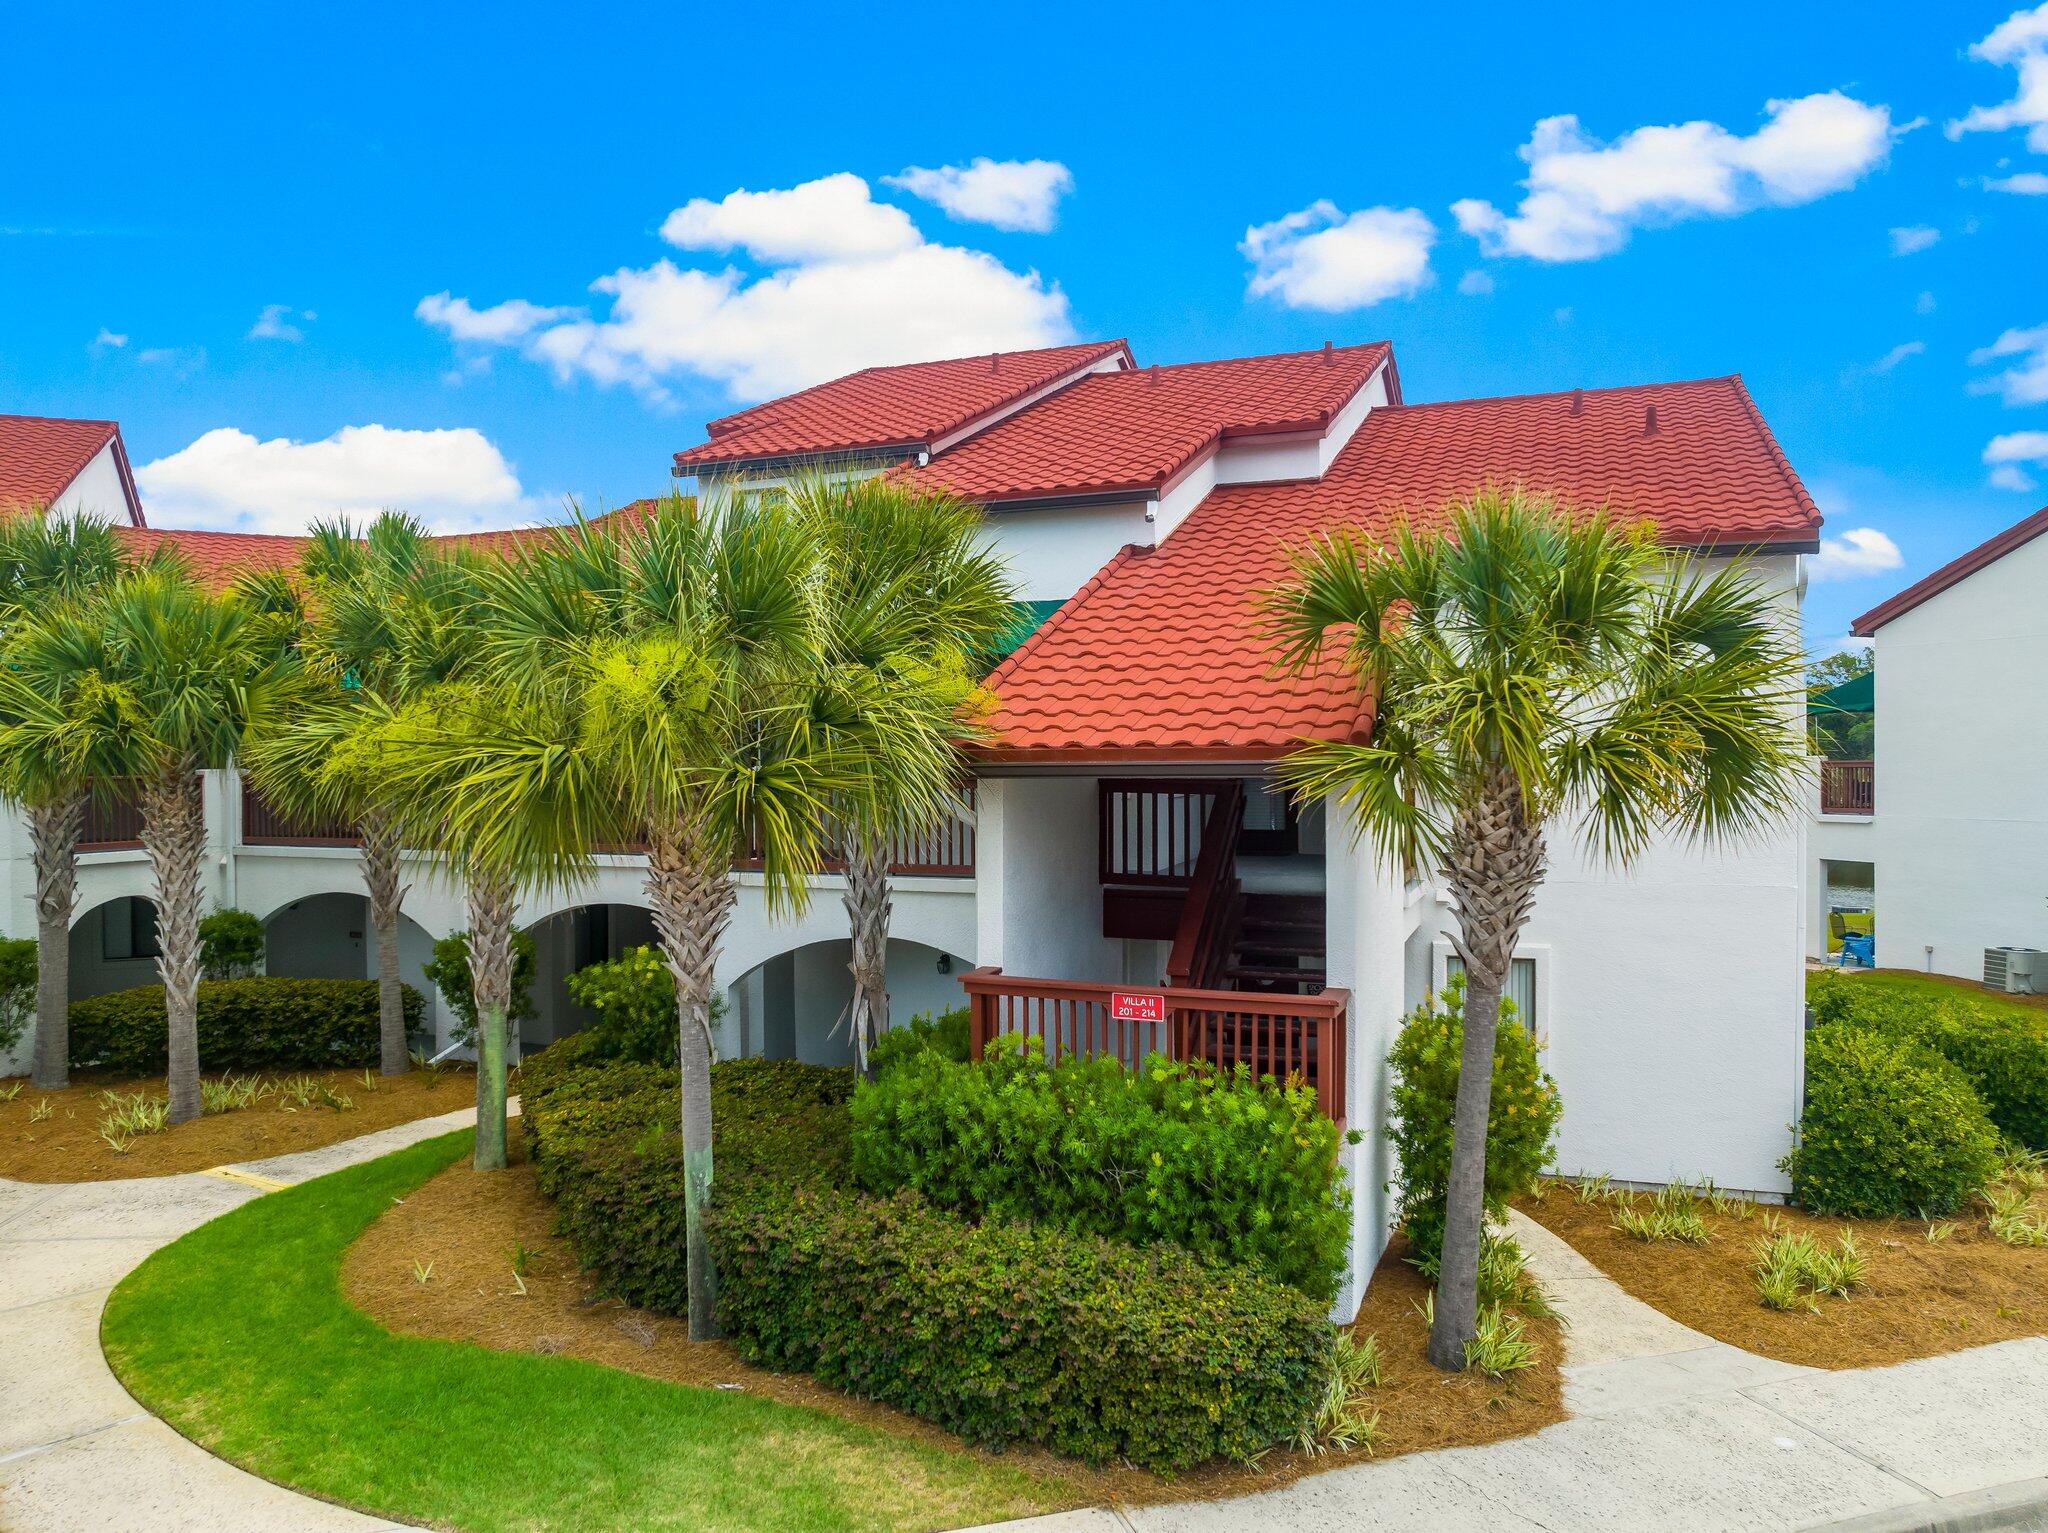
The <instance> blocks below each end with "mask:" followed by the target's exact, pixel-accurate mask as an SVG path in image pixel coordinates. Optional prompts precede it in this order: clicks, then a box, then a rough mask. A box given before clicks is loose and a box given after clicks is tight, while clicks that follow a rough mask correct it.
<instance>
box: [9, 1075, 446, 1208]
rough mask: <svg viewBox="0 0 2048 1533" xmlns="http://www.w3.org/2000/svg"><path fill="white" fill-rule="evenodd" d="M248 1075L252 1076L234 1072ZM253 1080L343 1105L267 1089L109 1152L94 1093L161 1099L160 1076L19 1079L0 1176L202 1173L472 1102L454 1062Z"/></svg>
mask: <svg viewBox="0 0 2048 1533" xmlns="http://www.w3.org/2000/svg"><path fill="white" fill-rule="evenodd" d="M222 1078H223V1077H219V1076H208V1077H207V1079H209V1080H219V1079H222ZM252 1078H254V1072H252V1073H251V1074H249V1075H239V1076H236V1077H234V1079H237V1080H248V1079H252ZM262 1079H263V1080H264V1081H265V1082H266V1083H267V1084H269V1085H271V1086H273V1087H274V1086H275V1085H276V1083H278V1082H280V1081H292V1082H304V1081H313V1082H317V1083H319V1084H320V1085H323V1086H325V1087H326V1088H327V1090H328V1091H329V1092H331V1093H332V1094H333V1097H334V1099H335V1100H336V1101H346V1102H347V1103H348V1105H347V1106H346V1107H340V1106H332V1105H309V1106H296V1105H292V1104H289V1103H287V1101H286V1100H285V1098H284V1097H283V1096H282V1094H281V1093H279V1092H277V1091H276V1090H274V1089H273V1090H270V1091H268V1092H266V1094H264V1095H263V1096H261V1097H260V1098H258V1100H256V1101H255V1102H254V1103H252V1104H251V1105H250V1106H248V1107H242V1108H237V1109H235V1110H234V1111H232V1112H223V1113H208V1114H207V1115H206V1116H204V1117H202V1118H199V1119H197V1120H195V1121H194V1122H191V1123H181V1124H178V1125H177V1126H176V1127H175V1128H167V1129H165V1130H163V1131H162V1132H161V1133H155V1134H137V1135H135V1136H134V1137H133V1138H132V1139H130V1140H129V1141H128V1147H127V1149H126V1150H125V1151H116V1150H115V1149H114V1148H113V1147H112V1146H111V1145H110V1144H109V1143H108V1142H107V1141H106V1139H104V1138H103V1137H101V1134H100V1127H101V1124H102V1122H103V1121H104V1120H105V1117H106V1114H107V1111H108V1103H107V1101H106V1100H105V1096H104V1093H106V1092H109V1091H113V1092H118V1093H119V1094H121V1095H122V1096H132V1095H134V1094H135V1093H137V1092H140V1093H142V1094H143V1095H145V1096H148V1097H152V1098H154V1099H156V1100H159V1101H161V1100H162V1099H163V1096H164V1082H163V1078H162V1077H161V1076H156V1077H153V1078H145V1079H141V1080H136V1079H132V1078H130V1077H126V1076H113V1075H107V1074H103V1073H98V1072H92V1071H81V1072H78V1073H76V1074H74V1075H73V1076H72V1078H71V1085H70V1086H68V1087H66V1088H65V1089H64V1090H62V1091H42V1090H39V1089H37V1088H36V1087H35V1086H32V1085H30V1084H29V1083H28V1082H27V1081H25V1080H6V1081H0V1177H11V1178H13V1179H14V1180H16V1181H22V1182H97V1181H109V1180H114V1179H117V1178H127V1177H141V1176H172V1175H175V1174H176V1173H178V1172H181V1171H205V1170H208V1169H210V1168H211V1167H214V1166H226V1165H233V1164H236V1163H237V1162H240V1161H250V1160H264V1159H267V1158H268V1157H270V1156H272V1155H286V1154H290V1153H291V1152H292V1151H294V1150H313V1149H318V1148H320V1147H321V1146H322V1145H329V1144H335V1143H338V1142H339V1141H341V1140H344V1139H354V1138H356V1137H357V1136H358V1135H361V1134H368V1133H371V1132H374V1131H375V1130H377V1129H380V1128H390V1127H392V1126H393V1125H394V1124H399V1123H411V1122H413V1121H414V1120H415V1119H418V1118H435V1117H439V1116H440V1115H441V1114H442V1113H450V1112H455V1111H457V1110H458V1109H460V1108H464V1107H468V1106H470V1105H471V1104H473V1103H474V1102H475V1101H476V1074H475V1072H474V1071H473V1070H470V1069H468V1068H466V1067H460V1066H441V1067H438V1068H435V1069H415V1070H411V1071H408V1072H407V1073H406V1074H404V1075H389V1076H386V1075H379V1074H377V1072H376V1071H375V1070H374V1069H372V1070H371V1071H370V1072H369V1075H368V1077H367V1080H366V1079H365V1076H364V1072H363V1071H361V1070H283V1071H276V1072H272V1073H267V1074H265V1075H263V1077H262ZM17 1086H19V1088H20V1089H19V1090H16V1089H15V1088H16V1087H17ZM10 1093H12V1094H11V1095H10ZM46 1104H47V1110H45V1109H46Z"/></svg>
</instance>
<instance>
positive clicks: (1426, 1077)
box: [1387, 974, 1562, 1264]
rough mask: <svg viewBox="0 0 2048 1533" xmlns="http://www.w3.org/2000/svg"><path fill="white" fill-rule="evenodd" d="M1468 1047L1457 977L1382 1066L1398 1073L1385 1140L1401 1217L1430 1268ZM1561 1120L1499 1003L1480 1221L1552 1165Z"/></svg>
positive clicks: (1523, 1036)
mask: <svg viewBox="0 0 2048 1533" xmlns="http://www.w3.org/2000/svg"><path fill="white" fill-rule="evenodd" d="M1464 1046H1465V977H1464V975H1462V974H1454V975H1452V976H1451V981H1450V983H1449V984H1447V985H1446V986H1445V987H1444V991H1443V994H1442V995H1441V996H1426V997H1424V998H1423V1002H1422V1004H1421V1005H1420V1006H1418V1007H1416V1008H1415V1010H1414V1012H1413V1013H1412V1014H1410V1016H1409V1018H1408V1020H1407V1021H1406V1022H1405V1023H1403V1024H1402V1027H1401V1032H1400V1036H1399V1037H1397V1038H1396V1039H1395V1040H1394V1047H1393V1051H1392V1053H1390V1054H1389V1055H1388V1057H1387V1062H1388V1064H1389V1066H1390V1067H1391V1068H1392V1070H1393V1073H1394V1085H1393V1115H1392V1117H1391V1118H1390V1119H1389V1121H1388V1124H1387V1138H1388V1139H1390V1140H1391V1141H1392V1142H1393V1146H1394V1154H1395V1157H1396V1160H1397V1163H1398V1170H1397V1173H1396V1180H1395V1181H1394V1183H1393V1184H1392V1186H1393V1190H1394V1192H1395V1195H1396V1196H1395V1201H1396V1209H1397V1217H1398V1218H1399V1219H1400V1220H1401V1222H1402V1224H1403V1225H1404V1226H1405V1227H1406V1228H1407V1231H1408V1240H1409V1244H1410V1245H1412V1246H1413V1247H1414V1248H1415V1254H1416V1256H1417V1257H1418V1258H1419V1259H1420V1260H1422V1261H1423V1262H1424V1263H1426V1264H1433V1263H1434V1262H1435V1261H1436V1259H1437V1254H1438V1252H1439V1250H1440V1249H1441V1248H1442V1245H1443V1231H1444V1205H1445V1199H1446V1197H1447V1196H1448V1192H1449V1188H1450V1182H1451V1119H1452V1116H1453V1113H1454V1111H1455V1109H1456V1106H1457V1100H1458V1075H1459V1069H1460V1051H1461V1050H1462V1049H1463V1048H1464ZM1561 1111H1562V1104H1561V1103H1560V1102H1559V1100H1558V1094H1557V1083H1556V1082H1555V1081H1553V1080H1552V1079H1551V1078H1550V1077H1549V1076H1548V1075H1547V1074H1545V1073H1544V1071H1543V1067H1542V1065H1541V1064H1540V1063H1539V1062H1538V1060H1537V1057H1536V1041H1535V1040H1534V1039H1533V1038H1531V1037H1530V1036H1529V1031H1528V1029H1527V1028H1525V1027H1523V1026H1522V1025H1521V1023H1520V1020H1519V1019H1518V1018H1517V1017H1516V1015H1515V1008H1514V1003H1513V1002H1512V1001H1510V1000H1508V999H1507V998H1506V997H1505V996H1503V997H1502V998H1501V1003H1500V1027H1499V1030H1498V1032H1497V1034H1496V1036H1495V1039H1494V1045H1493V1096H1492V1100H1491V1101H1490V1103H1489V1104H1488V1111H1487V1125H1486V1211H1487V1213H1488V1214H1489V1215H1490V1216H1491V1217H1493V1218H1495V1219H1499V1218H1501V1217H1503V1216H1504V1215H1505V1214H1506V1213H1507V1204H1508V1199H1509V1198H1511V1197H1513V1196H1514V1195H1515V1194H1516V1193H1519V1192H1523V1191H1525V1190H1527V1189H1528V1188H1529V1187H1531V1186H1533V1185H1535V1183H1536V1180H1537V1178H1538V1177H1540V1176H1541V1175H1542V1174H1543V1170H1544V1168H1545V1167H1546V1166H1547V1165H1549V1163H1550V1157H1551V1153H1552V1150H1553V1148H1554V1146H1555V1141H1556V1136H1557V1120H1558V1116H1559V1114H1560V1112H1561Z"/></svg>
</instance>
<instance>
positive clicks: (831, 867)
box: [732, 782, 974, 878]
mask: <svg viewBox="0 0 2048 1533" xmlns="http://www.w3.org/2000/svg"><path fill="white" fill-rule="evenodd" d="M960 799H961V803H962V805H963V807H964V808H965V810H966V813H965V814H960V815H950V816H948V817H947V818H946V819H944V820H941V821H940V822H939V823H938V824H937V825H934V826H931V827H930V828H929V829H926V830H921V831H906V832H904V833H902V834H900V835H898V836H897V837H896V838H895V840H894V841H893V842H892V843H891V845H890V847H889V871H890V872H891V873H893V874H895V875H896V876H897V877H899V878H972V877H973V876H974V784H973V783H971V782H970V783H967V784H965V785H964V786H963V787H962V788H961V789H960ZM732 865H733V866H734V867H735V868H736V869H738V870H740V871H741V872H745V873H758V872H759V871H760V870H761V854H760V852H759V850H758V849H756V850H753V851H751V852H749V853H747V854H744V855H742V856H739V857H735V858H734V859H733V864H732ZM818 871H819V872H821V873H843V872H845V871H846V856H845V854H844V853H843V852H842V851H841V850H840V849H839V848H838V847H837V846H836V845H833V846H830V847H828V848H827V850H826V853H825V860H824V862H823V863H822V864H820V865H819V869H818Z"/></svg>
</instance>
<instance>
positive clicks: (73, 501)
mask: <svg viewBox="0 0 2048 1533" xmlns="http://www.w3.org/2000/svg"><path fill="white" fill-rule="evenodd" d="M50 509H51V510H52V511H56V512H60V513H62V514H64V515H67V516H71V515H79V514H87V515H92V516H99V517H104V518H105V519H106V520H107V521H110V522H126V521H128V520H130V518H129V514H128V489H127V486H126V485H124V484H123V483H122V482H121V468H120V465H119V464H118V463H117V462H116V461H115V459H114V444H113V443H112V442H108V443H107V445H106V446H104V447H102V448H101V449H100V450H99V451H98V452H96V453H94V454H93V458H92V461H91V462H90V463H88V464H86V466H85V467H84V468H82V469H80V470H79V472H78V477H77V478H76V479H74V480H72V481H71V483H70V484H68V485H66V486H65V488H64V493H63V494H61V495H59V496H58V497H57V498H56V499H55V500H54V501H52V502H51V503H50Z"/></svg>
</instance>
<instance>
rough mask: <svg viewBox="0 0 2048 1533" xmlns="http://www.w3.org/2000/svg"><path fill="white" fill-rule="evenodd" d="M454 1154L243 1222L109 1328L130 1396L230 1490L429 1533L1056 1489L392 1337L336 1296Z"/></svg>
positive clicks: (792, 1414)
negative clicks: (390, 1222) (238, 1472)
mask: <svg viewBox="0 0 2048 1533" xmlns="http://www.w3.org/2000/svg"><path fill="white" fill-rule="evenodd" d="M469 1142H470V1136H469V1134H468V1132H466V1131H465V1132H463V1133H459V1134H451V1135H447V1136H444V1137H442V1138H439V1139H434V1140H429V1141H427V1142H426V1143H424V1144H420V1145H415V1146H413V1147H412V1148H411V1149H407V1150H402V1151H400V1152H398V1153H397V1154H395V1155H390V1156H386V1157H385V1158H383V1159H382V1160H377V1161H372V1162H370V1163H369V1164H367V1165H363V1166H358V1167H355V1168H353V1169H351V1170H347V1171H342V1172H338V1173H336V1174H335V1175H332V1176H327V1177H322V1178H321V1179H320V1180H318V1181H313V1182H308V1183H306V1184H304V1185H303V1186H299V1187H294V1188H290V1189H288V1190H286V1191H283V1192H278V1193H272V1194H270V1195H269V1196H266V1197H262V1198H258V1199H256V1200H255V1201H254V1202H251V1203H248V1204H245V1205H244V1206H243V1207H241V1208H239V1209H237V1210H235V1211H234V1212H233V1213H230V1214H227V1215H225V1216H224V1217H222V1218H220V1219H216V1220H215V1221H214V1222H213V1223H211V1224H208V1225H205V1226H203V1227H202V1228H200V1229H198V1230H195V1231H193V1232H192V1233H191V1234H189V1235H187V1236H185V1237H184V1238H183V1239H182V1240H179V1241H176V1242H174V1243H173V1244H171V1245H169V1246H166V1247H165V1248H164V1249H163V1250H161V1251H159V1252H157V1253H156V1255H154V1256H152V1257H151V1258H150V1259H149V1260H148V1261H146V1262H145V1263H143V1265H142V1266H141V1267H140V1268H138V1269H137V1270H136V1271H135V1272H134V1273H133V1274H132V1275H131V1276H130V1277H129V1278H128V1279H127V1281H125V1282H124V1283H122V1284H121V1286H120V1287H119V1288H117V1289H116V1290H115V1291H114V1295H113V1298H112V1300H111V1302H110V1303H109V1304H108V1306H107V1313H106V1319H105V1321H104V1324H103V1326H102V1333H101V1335H102V1340H103V1342H104V1343H105V1346H106V1352H107V1357H108V1359H109V1360H110V1361H111V1362H112V1363H113V1366H114V1371H115V1372H116V1373H117V1374H119V1375H120V1377H121V1381H122V1383H124V1384H126V1385H127V1386H128V1388H129V1390H130V1391H131V1392H133V1394H134V1395H135V1397H136V1398H137V1399H138V1400H140V1401H141V1402H142V1403H143V1404H144V1405H146V1406H147V1407H149V1409H150V1410H152V1411H154V1412H155V1413H156V1414H158V1415H159V1416H162V1417H163V1418H164V1419H165V1420H167V1421H168V1422H170V1424H171V1425H172V1426H174V1427H176V1428H177V1429H178V1430H179V1431H181V1432H183V1433H184V1434H185V1435H186V1436H187V1437H190V1438H192V1439H193V1440H194V1441H196V1442H199V1443H201V1444H203V1445H204V1446H206V1447H207V1448H210V1449H211V1450H213V1451H214V1452H215V1453H217V1454H219V1455H220V1456H221V1457H223V1458H226V1459H228V1460H230V1461H232V1462H234V1463H236V1464H240V1465H241V1466H242V1467H243V1468H245V1469H248V1470H251V1471H253V1472H254V1473H256V1474H259V1475H262V1476H263V1477H264V1478H265V1479H269V1480H275V1481H277V1482H278V1483H280V1484H283V1485H290V1486H294V1487H296V1488H298V1489H300V1490H304V1491H307V1492H309V1493H311V1494H313V1495H317V1496H323V1497H326V1498H327V1499H329V1500H332V1501H340V1502H344V1503H346V1504H348V1505H350V1506H355V1507H361V1508H363V1509H365V1510H367V1511H373V1512H378V1513H382V1514H384V1515H386V1516H390V1517H396V1518H402V1519H404V1520H407V1521H411V1522H421V1523H431V1524H434V1525H436V1526H439V1527H452V1528H465V1529H477V1530H489V1533H500V1530H514V1529H521V1530H523V1529H579V1530H581V1529H591V1530H595V1529H622V1530H653V1529H668V1528H675V1529H684V1528H687V1529H693V1530H694V1529H735V1530H737V1529H814V1528H815V1529H825V1528H833V1529H839V1528H867V1527H897V1528H937V1527H957V1526H960V1525H961V1524H963V1523H974V1522H981V1521H987V1520H993V1519H997V1518H1002V1517H1016V1516H1024V1515H1028V1514H1030V1513H1033V1512H1037V1511H1045V1510H1050V1509H1052V1508H1054V1507H1056V1506H1058V1505H1059V1504H1060V1503H1061V1496H1060V1492H1059V1491H1058V1489H1057V1488H1055V1487H1053V1486H1050V1485H1048V1484H1047V1483H1045V1482H1043V1481H1041V1480H1038V1479H1036V1478H1034V1477H1032V1476H1029V1475H1027V1474H1025V1473H1024V1472H1022V1471H1021V1470H1016V1469H1011V1468H1008V1467H1004V1466H997V1465H991V1464H989V1463H987V1462H986V1461H985V1460H982V1459H978V1458H976V1457H975V1456H974V1455H972V1454H969V1453H966V1452H952V1451H948V1450H945V1449H942V1448H934V1447H929V1446H925V1445H922V1444H918V1443H912V1442H908V1441H905V1440H902V1439H900V1438H897V1437H894V1436H892V1435H890V1434H888V1433H886V1432H881V1431H877V1430H875V1429H872V1428H868V1427H861V1426H856V1425H853V1424H851V1423H849V1422H844V1421H841V1420H838V1419H837V1418H835V1417H831V1416H827V1415H824V1414H822V1413H820V1412H816V1411H809V1410H804V1409H802V1408H799V1407H795V1406H789V1405H783V1404H779V1403H777V1402H774V1401H769V1400H763V1399H760V1398H758V1397H756V1396H753V1395H748V1394H743V1393H739V1392H731V1391H716V1390H704V1389H691V1388H687V1387H684V1386H681V1385H676V1384H668V1383H663V1382H661V1381H659V1380H655V1379H646V1378H641V1377H639V1376H638V1375H636V1374H629V1373H621V1372H618V1371H616V1370H613V1369H609V1368H601V1367H598V1366H596V1365H594V1364H590V1363H582V1362H577V1361H574V1360H572V1359H568V1358H560V1357H541V1356H533V1357H528V1356H522V1355H518V1354H513V1353H506V1352H492V1351H488V1350H486V1349H484V1348H481V1347H475V1346H470V1345H467V1344H464V1343H458V1342H442V1341H428V1340H423V1339H419V1338H415V1337H403V1336H394V1335H392V1334H391V1333H390V1332H389V1331H386V1330H384V1329H383V1328H382V1327H381V1326H379V1325H377V1324H376V1323H375V1322H374V1321H372V1320H371V1319H369V1318H368V1317H367V1316H365V1315H363V1314H362V1313H361V1312H359V1311H358V1310H356V1309H354V1308H353V1307H351V1306H350V1305H349V1304H348V1302H347V1301H346V1300H345V1299H344V1298H343V1297H342V1292H341V1280H340V1268H341V1263H342V1258H343V1256H344V1254H345V1253H346V1251H347V1249H348V1247H349V1244H350V1242H352V1241H353V1240H354V1239H355V1237H356V1236H357V1235H358V1234H360V1233H361V1232H362V1230H363V1229H364V1228H365V1227H367V1226H368V1225H369V1223H370V1222H371V1221H372V1220H373V1219H375V1218H376V1217H377V1215H378V1214H379V1213H380V1212H381V1211H382V1210H384V1209H386V1208H389V1207H390V1206H391V1204H392V1202H393V1200H394V1199H397V1198H401V1197H403V1196H405V1194H407V1193H408V1192H410V1191H411V1190H412V1189H413V1188H414V1187H417V1186H418V1185H420V1184H421V1183H422V1182H424V1181H425V1180H426V1179H427V1178H428V1177H430V1176H432V1175H433V1174H434V1173H435V1172H437V1171H439V1170H440V1169H441V1168H442V1167H444V1166H446V1165H448V1164H449V1163H450V1162H452V1161H453V1160H455V1159H456V1157H458V1156H460V1155H464V1154H467V1153H468V1149H469Z"/></svg>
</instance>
